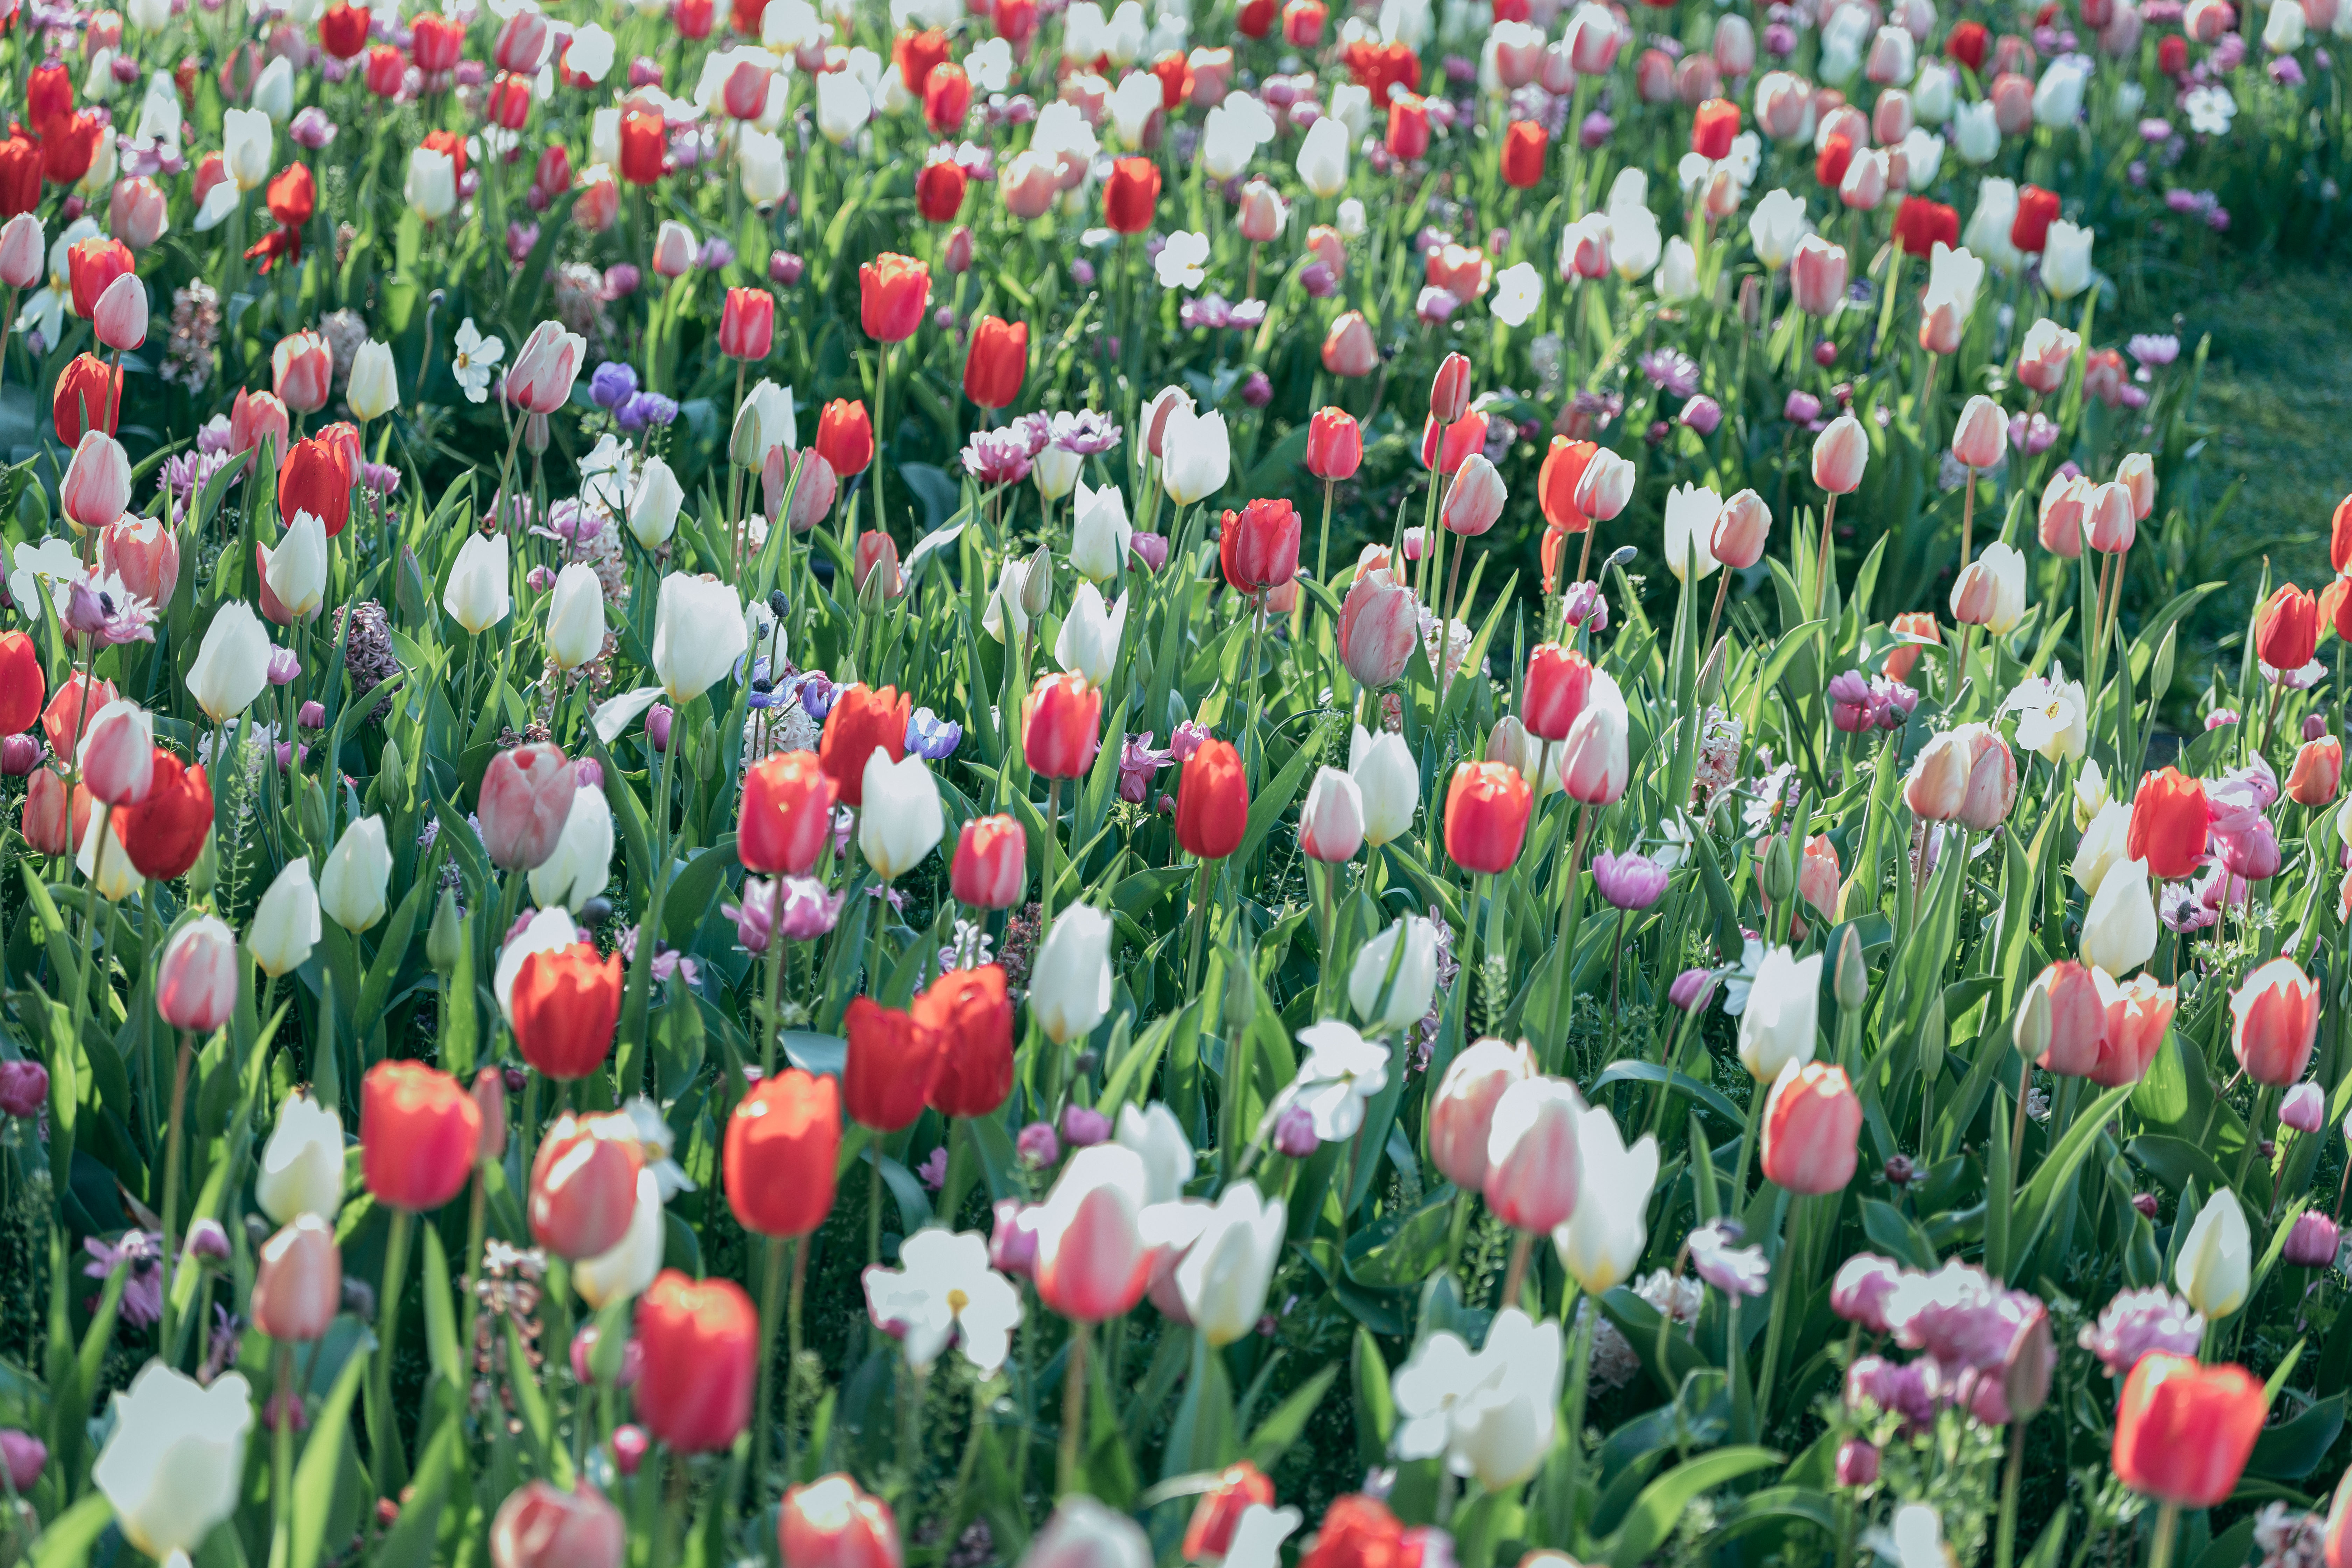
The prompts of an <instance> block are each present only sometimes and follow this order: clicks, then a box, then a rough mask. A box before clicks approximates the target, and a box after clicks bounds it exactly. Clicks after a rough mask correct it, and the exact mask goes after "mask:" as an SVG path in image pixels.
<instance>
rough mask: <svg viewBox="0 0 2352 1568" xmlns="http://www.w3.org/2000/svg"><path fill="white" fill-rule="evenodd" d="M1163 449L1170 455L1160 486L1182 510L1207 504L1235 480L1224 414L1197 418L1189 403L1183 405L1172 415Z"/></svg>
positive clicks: (1164, 433) (1164, 430)
mask: <svg viewBox="0 0 2352 1568" xmlns="http://www.w3.org/2000/svg"><path fill="white" fill-rule="evenodd" d="M1160 449H1161V450H1162V451H1163V452H1164V453H1165V454H1166V457H1165V458H1164V459H1163V460H1162V462H1161V465H1160V483H1161V484H1162V485H1163V486H1164V487H1166V489H1167V491H1168V499H1169V500H1172V501H1174V502H1175V503H1176V504H1177V505H1178V506H1191V505H1192V504H1193V503H1194V502H1196V501H1202V500H1207V499H1208V498H1209V497H1211V496H1213V495H1214V494H1216V493H1217V492H1218V491H1219V490H1221V489H1224V488H1225V480H1226V479H1228V478H1230V477H1231V476H1232V473H1233V464H1234V451H1233V443H1232V441H1231V439H1230V438H1229V437H1227V436H1226V434H1225V416H1223V415H1222V414H1196V413H1194V412H1193V410H1192V406H1191V405H1190V404H1189V402H1188V403H1183V404H1179V405H1177V406H1176V407H1174V408H1173V409H1171V410H1170V411H1169V415H1168V423H1167V424H1166V426H1163V427H1162V431H1161V437H1160Z"/></svg>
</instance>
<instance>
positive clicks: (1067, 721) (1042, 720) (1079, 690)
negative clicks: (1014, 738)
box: [1021, 675, 1102, 779]
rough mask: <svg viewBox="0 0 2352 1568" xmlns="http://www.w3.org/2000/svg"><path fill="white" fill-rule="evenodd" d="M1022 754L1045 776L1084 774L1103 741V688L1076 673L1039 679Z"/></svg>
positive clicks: (1025, 725)
mask: <svg viewBox="0 0 2352 1568" xmlns="http://www.w3.org/2000/svg"><path fill="white" fill-rule="evenodd" d="M1024 708H1025V710H1026V711H1025V712H1024V714H1023V720H1022V742H1021V743H1022V754H1023V757H1024V761H1026V762H1027V763H1028V764H1029V770H1030V771H1031V772H1032V773H1036V774H1038V775H1039V776H1040V777H1043V778H1049V779H1075V778H1083V777H1084V776H1086V773H1087V770H1088V769H1090V768H1092V767H1093V766H1094V761H1095V753H1096V752H1097V750H1099V749H1100V747H1101V745H1102V692H1101V690H1100V689H1099V688H1097V687H1095V686H1092V685H1089V684H1088V683H1087V680H1086V679H1085V678H1084V677H1082V676H1077V675H1047V676H1041V677H1039V679H1038V681H1037V684H1036V686H1035V687H1034V689H1032V690H1031V692H1030V693H1029V698H1028V700H1027V701H1026V702H1025V703H1024Z"/></svg>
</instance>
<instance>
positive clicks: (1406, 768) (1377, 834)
mask: <svg viewBox="0 0 2352 1568" xmlns="http://www.w3.org/2000/svg"><path fill="white" fill-rule="evenodd" d="M1348 776H1349V777H1350V778H1352V779H1354V780H1355V781H1356V788H1357V789H1358V790H1360V791H1361V792H1362V794H1363V797H1364V842H1365V843H1367V844H1369V845H1370V846H1372V847H1374V848H1376V849H1377V848H1378V847H1381V845H1383V844H1386V843H1387V842H1389V840H1391V839H1392V838H1395V837H1398V836H1399V835H1401V834H1403V833H1405V832H1406V831H1408V830H1409V829H1410V828H1411V827H1412V819H1413V816H1414V814H1415V813H1416V812H1418V811H1419V810H1420V809H1421V764H1420V763H1418V762H1416V761H1414V760H1413V754H1412V747H1411V746H1408V745H1407V744H1405V739H1404V737H1403V736H1402V735H1399V734H1395V733H1393V732H1391V731H1386V730H1383V731H1381V732H1380V733H1379V734H1378V735H1373V734H1370V733H1369V732H1368V731H1366V730H1365V729H1364V727H1363V726H1362V725H1361V724H1359V725H1357V726H1356V727H1355V731H1354V734H1353V735H1352V737H1351V738H1350V739H1349V743H1348Z"/></svg>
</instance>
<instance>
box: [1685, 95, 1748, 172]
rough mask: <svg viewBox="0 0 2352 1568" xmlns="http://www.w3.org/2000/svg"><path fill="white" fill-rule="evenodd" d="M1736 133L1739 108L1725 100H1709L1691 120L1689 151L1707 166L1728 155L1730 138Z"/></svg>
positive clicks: (1729, 153) (1729, 152) (1735, 135)
mask: <svg viewBox="0 0 2352 1568" xmlns="http://www.w3.org/2000/svg"><path fill="white" fill-rule="evenodd" d="M1738 134H1739V105H1738V104H1736V103H1734V102H1732V101H1731V100H1729V99H1727V98H1710V99H1708V100H1706V102H1705V103H1702V104H1700V105H1699V106H1698V110H1697V112H1696V114H1695V115H1693V116H1692V119H1691V151H1692V152H1694V153H1697V154H1698V155H1699V156H1700V157H1702V158H1704V159H1706V161H1707V162H1708V163H1718V162H1720V161H1721V160H1723V159H1725V158H1728V157H1729V156H1731V143H1732V140H1733V138H1735V137H1737V136H1738Z"/></svg>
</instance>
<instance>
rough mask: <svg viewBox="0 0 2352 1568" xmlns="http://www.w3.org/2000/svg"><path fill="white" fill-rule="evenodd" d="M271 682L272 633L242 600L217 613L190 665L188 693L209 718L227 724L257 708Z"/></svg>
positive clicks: (232, 600)
mask: <svg viewBox="0 0 2352 1568" xmlns="http://www.w3.org/2000/svg"><path fill="white" fill-rule="evenodd" d="M268 684H269V632H268V628H267V627H265V626H262V624H261V617H260V616H257V615H255V614H254V613H253V610H252V608H251V606H249V605H247V604H246V603H245V601H244V600H242V599H231V600H230V601H229V602H228V603H226V604H225V605H222V606H221V607H220V608H219V609H218V610H217V611H215V613H214V615H213V619H212V624H211V625H210V626H206V627H205V640H204V641H203V642H202V643H200V644H199V645H197V647H196V657H195V659H194V662H192V663H191V664H190V665H189V666H188V694H189V695H190V696H192V697H194V699H195V700H196V706H197V707H199V708H201V709H203V710H205V718H207V719H210V720H211V721H213V722H214V723H215V724H225V723H226V722H228V721H230V720H231V719H234V718H236V716H237V715H238V714H240V713H242V712H244V711H245V710H247V708H249V707H251V706H252V705H253V700H254V699H255V698H257V697H258V696H260V695H261V692H262V689H263V688H264V687H266V686H268Z"/></svg>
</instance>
